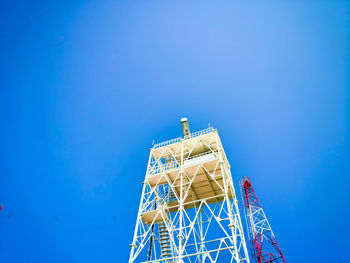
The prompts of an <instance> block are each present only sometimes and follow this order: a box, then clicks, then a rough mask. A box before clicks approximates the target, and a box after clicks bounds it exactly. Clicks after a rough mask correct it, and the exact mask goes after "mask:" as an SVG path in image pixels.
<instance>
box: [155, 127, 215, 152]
mask: <svg viewBox="0 0 350 263" xmlns="http://www.w3.org/2000/svg"><path fill="white" fill-rule="evenodd" d="M213 131H214V128H213V127H209V128H206V129H204V130H201V131H197V132H193V133H191V134H190V135H189V136H187V137H186V138H185V140H187V139H191V138H195V137H198V136H201V135H204V134H208V133H210V132H213ZM181 139H183V138H182V137H178V138H175V139H171V140H168V141H165V142H160V143H157V144H155V145H154V146H153V149H158V148H161V147H164V146H167V145H170V144H173V143H177V142H179V141H181Z"/></svg>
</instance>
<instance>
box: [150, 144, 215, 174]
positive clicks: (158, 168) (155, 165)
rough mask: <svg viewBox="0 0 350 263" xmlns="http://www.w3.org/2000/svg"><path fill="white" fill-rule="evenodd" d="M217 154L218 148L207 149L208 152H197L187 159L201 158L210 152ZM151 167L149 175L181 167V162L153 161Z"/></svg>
mask: <svg viewBox="0 0 350 263" xmlns="http://www.w3.org/2000/svg"><path fill="white" fill-rule="evenodd" d="M213 153H214V155H216V153H217V150H216V151H214V152H213V151H207V152H204V153H200V154H197V155H194V156H190V157H188V158H186V160H185V161H189V160H193V159H196V158H199V157H202V156H205V155H209V154H213ZM151 167H152V168H151V169H150V171H149V175H150V176H152V175H156V174H159V173H164V172H168V171H170V170H173V169H174V170H175V169H180V165H179V162H178V161H176V160H172V161H168V162H166V163H161V162H159V161H158V162H155V161H154V162H151Z"/></svg>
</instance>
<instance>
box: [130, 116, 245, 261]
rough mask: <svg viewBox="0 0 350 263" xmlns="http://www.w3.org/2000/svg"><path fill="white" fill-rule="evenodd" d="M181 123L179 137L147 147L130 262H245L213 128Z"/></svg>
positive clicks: (224, 163) (239, 227)
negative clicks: (197, 128)
mask: <svg viewBox="0 0 350 263" xmlns="http://www.w3.org/2000/svg"><path fill="white" fill-rule="evenodd" d="M181 124H182V128H183V131H184V137H183V138H181V137H179V138H176V139H172V140H169V141H166V142H162V143H159V144H156V145H154V146H153V147H152V148H151V149H150V155H149V161H148V166H147V171H146V176H145V180H144V182H143V190H142V196H141V201H140V205H139V211H138V215H137V220H136V226H135V232H134V237H133V241H132V244H131V245H130V246H131V252H130V258H129V263H132V262H157V263H163V262H164V263H165V262H173V263H185V262H192V263H196V262H212V263H213V262H244V263H249V256H248V252H247V247H246V243H245V239H244V232H243V229H242V223H241V218H240V215H239V210H238V201H237V198H236V194H235V190H234V186H233V182H232V177H231V172H230V164H229V162H228V160H227V158H226V155H225V152H224V149H223V147H222V144H221V141H220V137H219V135H218V132H217V130H216V129H213V128H212V127H209V128H207V129H205V130H201V131H198V132H195V133H190V130H189V127H188V123H187V119H186V118H183V119H181Z"/></svg>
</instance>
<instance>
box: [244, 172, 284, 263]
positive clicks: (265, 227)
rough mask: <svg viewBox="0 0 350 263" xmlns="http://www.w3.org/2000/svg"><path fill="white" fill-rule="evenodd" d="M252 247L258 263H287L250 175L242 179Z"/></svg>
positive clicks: (255, 260)
mask: <svg viewBox="0 0 350 263" xmlns="http://www.w3.org/2000/svg"><path fill="white" fill-rule="evenodd" d="M240 189H241V194H242V199H243V204H244V213H245V218H246V224H247V228H248V235H249V241H250V248H251V252H252V256H253V260H254V262H256V263H262V262H264V263H265V262H266V263H272V262H274V263H277V262H283V263H286V260H285V259H284V256H283V254H282V251H281V249H280V247H279V245H278V243H277V240H276V238H275V235H274V234H273V232H272V229H271V226H270V224H269V222H268V220H267V218H266V216H265V213H264V210H263V209H262V207H261V205H260V203H259V200H258V197H257V196H256V194H255V191H254V189H253V187H252V184H251V181H250V179H249V178H248V177H244V178H242V179H241V180H240Z"/></svg>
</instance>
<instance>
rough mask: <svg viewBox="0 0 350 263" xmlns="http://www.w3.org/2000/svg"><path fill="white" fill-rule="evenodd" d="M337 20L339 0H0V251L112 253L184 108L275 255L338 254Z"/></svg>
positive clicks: (50, 262)
mask: <svg viewBox="0 0 350 263" xmlns="http://www.w3.org/2000/svg"><path fill="white" fill-rule="evenodd" d="M349 32H350V3H349V1H337V0H330V1H323V0H319V1H316V0H315V1H307V0H304V1H302V0H293V1H292V0H290V1H282V0H280V1H279V0H277V1H249V0H248V1H237V0H230V1H222V0H219V1H207V0H204V1H195V0H186V1H185V0H179V1H153V0H150V1H136V0H135V1H112V0H99V1H97V0H96V1H89V0H86V1H81V0H78V1H62V0H61V1H29V0H27V1H22V2H21V1H1V3H0V40H1V41H0V47H1V52H0V114H1V115H0V116H1V124H2V127H1V129H0V136H1V159H0V203H1V204H3V206H4V209H5V210H6V211H7V212H8V214H9V215H10V218H8V217H7V216H6V214H5V213H4V211H0V261H1V262H4V263H17V262H23V263H56V262H57V263H61V262H65V263H75V262H77V263H80V262H84V263H87V262H91V263H93V262H104V263H109V262H127V259H128V256H129V244H130V243H131V241H132V235H133V230H134V224H135V220H136V214H137V208H138V202H139V198H140V195H141V182H142V180H143V178H144V174H145V169H146V164H147V160H148V153H149V152H148V149H149V148H150V147H151V144H152V141H153V140H155V142H161V141H163V140H167V139H171V138H174V137H178V136H181V133H182V130H181V126H180V118H181V117H183V116H186V117H187V118H188V119H189V124H190V128H191V130H192V131H196V130H201V129H204V128H206V127H207V126H208V123H211V125H213V126H214V127H216V128H218V130H219V133H220V136H221V138H222V141H223V145H224V147H225V150H226V153H227V155H228V158H229V161H230V163H231V166H232V168H231V169H232V174H233V180H234V183H235V186H236V191H238V181H239V179H240V178H241V177H243V176H249V177H250V178H251V179H252V181H253V184H254V187H255V190H256V192H257V194H258V196H259V198H260V201H261V203H262V205H263V206H264V209H265V212H266V214H267V216H268V218H269V220H270V223H271V225H272V228H273V230H274V232H275V234H276V236H277V239H278V241H279V243H280V246H281V248H282V250H283V252H284V254H285V257H286V259H287V261H288V262H298V263H302V262H318V263H322V262H337V263H342V262H349V247H350V241H349V236H350V227H349V222H350V212H349V208H348V206H349V200H350V193H349V192H350V191H349V183H350V179H349V176H350V143H349V132H350V131H349V126H350V124H349V123H350V111H349V110H350V104H349V101H350V96H349V88H350V85H349V84H350V82H349V73H350V70H349V69H350V65H349V61H350V52H349V51H350V41H349V40H350V37H349V35H350V33H349ZM113 216H114V217H115V220H114V218H113Z"/></svg>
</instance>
